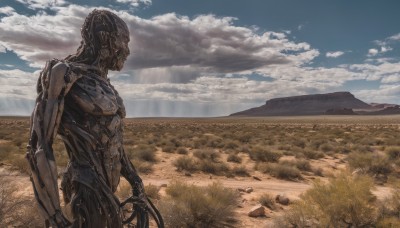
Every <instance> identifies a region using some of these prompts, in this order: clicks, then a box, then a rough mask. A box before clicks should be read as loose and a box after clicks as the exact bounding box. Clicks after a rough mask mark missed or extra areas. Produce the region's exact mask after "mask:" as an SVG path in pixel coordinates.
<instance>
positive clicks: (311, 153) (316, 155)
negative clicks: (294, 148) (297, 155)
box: [303, 150, 325, 159]
mask: <svg viewBox="0 0 400 228" xmlns="http://www.w3.org/2000/svg"><path fill="white" fill-rule="evenodd" d="M303 155H304V156H305V157H306V158H308V159H320V158H323V157H325V155H324V153H322V152H320V151H316V150H304V151H303Z"/></svg>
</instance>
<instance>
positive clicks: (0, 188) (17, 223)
mask: <svg viewBox="0 0 400 228" xmlns="http://www.w3.org/2000/svg"><path fill="white" fill-rule="evenodd" d="M12 183H13V182H10V181H9V180H6V179H4V178H3V177H0V227H44V224H43V221H42V218H41V217H40V215H39V214H38V213H37V211H38V208H37V205H36V202H35V201H34V200H33V199H32V198H28V197H24V196H23V197H21V196H15V195H14V193H15V191H16V190H17V187H16V186H15V185H13V184H12Z"/></svg>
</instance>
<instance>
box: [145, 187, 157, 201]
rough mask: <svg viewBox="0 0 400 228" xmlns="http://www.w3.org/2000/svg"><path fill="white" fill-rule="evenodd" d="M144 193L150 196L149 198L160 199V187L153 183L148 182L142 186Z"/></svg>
mask: <svg viewBox="0 0 400 228" xmlns="http://www.w3.org/2000/svg"><path fill="white" fill-rule="evenodd" d="M144 189H145V192H146V195H147V196H148V197H149V198H151V199H156V200H159V199H160V197H161V196H160V193H159V191H160V188H159V187H158V186H156V185H153V184H148V185H145V186H144Z"/></svg>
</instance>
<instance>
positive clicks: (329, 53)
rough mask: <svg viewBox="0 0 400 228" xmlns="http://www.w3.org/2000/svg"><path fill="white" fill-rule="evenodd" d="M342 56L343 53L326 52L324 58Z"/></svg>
mask: <svg viewBox="0 0 400 228" xmlns="http://www.w3.org/2000/svg"><path fill="white" fill-rule="evenodd" d="M343 54H344V52H343V51H334V52H327V53H326V57H328V58H337V57H339V56H342V55H343Z"/></svg>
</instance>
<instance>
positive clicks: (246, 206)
mask: <svg viewBox="0 0 400 228" xmlns="http://www.w3.org/2000/svg"><path fill="white" fill-rule="evenodd" d="M179 156H184V155H178V154H170V153H164V152H161V151H160V150H159V151H157V158H158V160H159V162H158V163H156V164H155V165H154V172H153V173H151V174H148V175H141V177H142V179H143V181H144V184H145V185H147V184H153V185H156V186H161V185H163V184H167V185H168V184H169V182H170V181H172V180H180V181H184V182H187V183H189V184H194V185H197V186H206V185H208V184H211V183H213V182H215V181H218V182H221V183H222V184H223V186H225V187H227V188H232V189H238V188H246V187H252V188H253V189H254V191H253V192H251V193H241V196H240V197H241V198H240V202H241V203H240V204H239V206H238V207H237V209H236V213H237V219H238V220H239V222H238V224H237V227H272V222H273V218H274V217H276V216H278V215H280V214H282V213H283V212H284V210H286V209H287V206H280V208H279V209H278V210H276V211H271V210H269V209H266V211H267V216H266V217H263V218H251V217H248V216H247V213H248V212H249V210H250V209H251V208H252V207H254V206H256V205H257V204H258V202H257V198H258V197H259V196H260V195H261V194H263V193H269V194H271V195H273V196H275V195H277V194H280V195H285V196H287V197H289V199H291V200H295V199H298V198H299V196H300V194H301V193H303V192H305V191H306V190H307V189H308V188H310V187H311V186H312V182H313V180H314V179H316V178H321V177H315V176H313V175H312V174H303V176H304V177H305V178H304V180H301V181H297V182H295V181H284V180H278V179H276V178H273V177H271V176H269V175H267V174H263V173H260V172H257V171H252V172H251V173H250V174H251V177H234V178H227V177H224V176H214V175H209V174H203V173H194V174H192V176H189V177H188V176H185V175H184V173H181V172H177V171H176V170H175V167H174V166H173V165H172V162H173V161H174V160H175V159H176V158H178V157H179ZM223 156H225V155H223ZM222 159H224V157H222ZM286 159H291V158H290V157H287V158H286ZM242 164H244V165H246V166H247V167H252V166H253V165H254V162H252V161H251V160H249V159H247V158H244V160H243V163H242ZM311 164H312V166H313V167H321V168H323V171H324V173H326V174H328V175H327V176H329V175H331V174H333V173H335V172H337V171H338V170H340V169H344V168H345V164H344V162H343V160H342V157H335V158H333V157H325V158H324V159H320V160H314V161H311ZM0 176H2V177H3V178H6V180H9V181H12V182H14V183H15V184H16V185H17V189H18V192H17V193H16V194H17V195H25V196H31V197H33V192H32V186H31V184H30V181H29V177H28V176H26V175H21V174H20V173H18V172H15V171H9V166H7V165H2V166H0ZM252 176H256V177H258V178H260V179H261V181H259V180H255V179H254V178H253V177H252ZM321 179H322V180H327V177H322V178H321ZM390 192H391V189H390V188H389V187H384V186H378V187H376V189H375V190H374V191H373V193H374V194H375V195H376V196H377V197H378V198H379V199H383V198H385V197H387V196H389V195H390ZM160 194H161V195H164V194H165V188H164V187H162V188H160ZM153 225H154V224H153Z"/></svg>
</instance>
